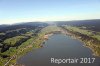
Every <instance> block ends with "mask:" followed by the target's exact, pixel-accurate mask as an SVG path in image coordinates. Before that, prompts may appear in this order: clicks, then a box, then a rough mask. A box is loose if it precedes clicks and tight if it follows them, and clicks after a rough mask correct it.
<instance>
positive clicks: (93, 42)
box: [62, 26, 100, 56]
mask: <svg viewBox="0 0 100 66" xmlns="http://www.w3.org/2000/svg"><path fill="white" fill-rule="evenodd" d="M62 28H63V29H66V30H67V31H68V32H69V33H70V34H71V35H72V36H75V37H76V38H78V39H80V40H81V41H83V42H84V44H85V46H87V47H89V48H90V49H91V50H92V51H93V53H94V55H96V56H100V33H99V32H94V31H91V30H86V29H81V27H75V26H63V27H62Z"/></svg>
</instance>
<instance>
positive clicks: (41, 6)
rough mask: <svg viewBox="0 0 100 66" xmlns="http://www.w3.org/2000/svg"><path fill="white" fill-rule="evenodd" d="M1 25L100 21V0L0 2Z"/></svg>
mask: <svg viewBox="0 0 100 66" xmlns="http://www.w3.org/2000/svg"><path fill="white" fill-rule="evenodd" d="M0 8H1V9H0V25H1V24H15V23H21V22H36V21H39V22H46V21H48V22H50V21H72V20H90V19H100V1H99V0H0Z"/></svg>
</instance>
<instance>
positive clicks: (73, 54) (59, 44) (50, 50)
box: [17, 34, 100, 66]
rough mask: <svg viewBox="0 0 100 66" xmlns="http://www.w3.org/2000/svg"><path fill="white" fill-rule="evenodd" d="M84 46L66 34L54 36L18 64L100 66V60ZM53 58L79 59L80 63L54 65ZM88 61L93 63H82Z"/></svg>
mask: <svg viewBox="0 0 100 66" xmlns="http://www.w3.org/2000/svg"><path fill="white" fill-rule="evenodd" d="M83 45H84V44H83V43H82V42H81V41H79V40H77V39H73V38H71V37H70V36H68V35H65V34H54V35H52V36H50V37H49V39H48V40H47V41H46V42H45V44H44V46H43V47H42V48H39V49H35V50H34V49H33V50H32V51H30V52H28V53H27V54H25V55H24V56H22V57H20V58H19V59H18V60H17V63H18V64H23V65H25V66H100V58H99V57H95V56H93V52H92V51H91V50H90V49H89V48H87V47H85V46H83ZM51 58H55V59H69V58H71V59H74V58H77V59H78V63H60V64H57V63H52V62H51ZM80 58H83V59H84V58H85V59H88V62H89V61H90V62H92V60H93V59H92V58H95V60H94V62H93V63H80V62H81V59H80ZM85 61H86V60H85Z"/></svg>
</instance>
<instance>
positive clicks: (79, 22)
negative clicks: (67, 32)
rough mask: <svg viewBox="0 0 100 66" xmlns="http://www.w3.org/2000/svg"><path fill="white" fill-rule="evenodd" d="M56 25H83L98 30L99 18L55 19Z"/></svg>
mask: <svg viewBox="0 0 100 66" xmlns="http://www.w3.org/2000/svg"><path fill="white" fill-rule="evenodd" d="M55 23H56V24H57V25H59V26H60V25H72V26H85V27H87V28H88V29H90V30H94V31H100V19H92V20H75V21H56V22H55Z"/></svg>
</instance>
